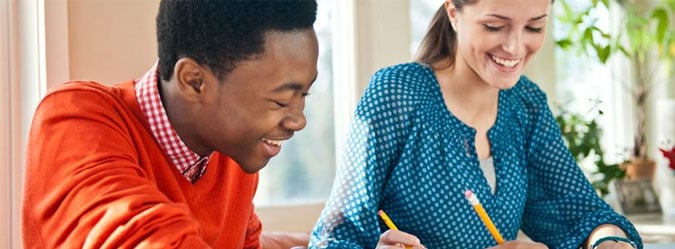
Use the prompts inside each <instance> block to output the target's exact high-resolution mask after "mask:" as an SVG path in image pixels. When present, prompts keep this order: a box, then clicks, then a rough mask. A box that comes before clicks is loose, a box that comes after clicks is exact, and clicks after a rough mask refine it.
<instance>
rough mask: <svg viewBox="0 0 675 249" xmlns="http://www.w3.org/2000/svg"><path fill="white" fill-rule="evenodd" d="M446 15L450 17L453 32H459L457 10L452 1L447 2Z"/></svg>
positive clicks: (447, 0) (446, 0)
mask: <svg viewBox="0 0 675 249" xmlns="http://www.w3.org/2000/svg"><path fill="white" fill-rule="evenodd" d="M445 13H446V14H447V15H448V19H449V20H450V25H451V26H452V30H454V31H457V8H455V3H453V2H452V0H445Z"/></svg>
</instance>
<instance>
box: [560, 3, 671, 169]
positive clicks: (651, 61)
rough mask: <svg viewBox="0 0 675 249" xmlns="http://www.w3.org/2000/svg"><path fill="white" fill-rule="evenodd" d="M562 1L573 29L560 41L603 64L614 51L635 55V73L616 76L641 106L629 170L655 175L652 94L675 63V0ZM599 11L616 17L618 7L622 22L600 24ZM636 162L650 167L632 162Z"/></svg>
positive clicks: (636, 115)
mask: <svg viewBox="0 0 675 249" xmlns="http://www.w3.org/2000/svg"><path fill="white" fill-rule="evenodd" d="M561 5H562V9H563V13H559V14H558V16H559V21H560V23H561V24H563V25H564V26H566V28H567V29H568V30H569V32H567V35H566V36H565V37H561V38H560V39H557V41H556V45H557V46H558V47H560V48H563V49H567V50H575V51H577V52H579V53H580V54H582V55H585V56H588V57H590V58H593V59H597V60H598V61H599V62H601V63H603V64H605V63H607V62H608V61H609V59H610V58H612V57H624V58H626V59H628V61H630V64H631V66H630V68H631V73H632V75H633V78H632V79H630V80H624V81H622V80H620V79H615V81H618V82H617V83H620V84H622V87H624V88H626V89H627V90H628V91H629V93H630V95H631V96H632V98H633V99H632V100H633V103H634V105H633V106H634V108H635V111H634V122H635V123H634V124H635V125H634V126H635V130H634V133H633V134H634V143H633V148H632V150H631V156H630V159H631V162H632V163H631V164H628V166H627V167H629V168H627V170H628V173H629V175H631V177H632V178H638V177H647V178H651V176H652V175H653V168H654V165H655V163H654V161H653V160H651V159H650V158H649V156H648V153H647V145H648V144H649V141H647V134H646V122H647V118H648V117H647V113H648V111H647V108H648V98H649V94H650V91H651V90H652V88H653V86H654V84H655V82H656V80H655V76H656V75H658V72H659V70H661V69H666V70H668V69H670V68H671V67H670V63H671V62H672V59H673V57H675V34H673V32H672V27H671V25H672V16H673V15H675V0H660V1H659V0H655V1H648V0H643V1H640V0H592V1H590V3H589V5H588V6H587V7H585V8H583V9H581V10H580V11H579V10H576V11H575V10H574V9H573V8H571V6H569V5H568V3H567V2H565V1H562V2H561ZM599 12H608V13H610V16H614V17H616V16H615V15H612V14H613V13H617V12H618V13H620V15H619V17H618V18H616V19H617V22H618V23H615V24H617V25H615V27H618V28H614V29H612V28H608V27H602V26H601V25H599V21H598V18H597V17H596V16H595V15H596V13H599ZM662 72H663V71H662ZM665 74H666V75H668V74H670V72H668V71H666V72H665ZM631 165H633V166H635V165H647V167H646V166H639V167H633V168H630V167H631ZM645 168H651V169H650V170H647V172H646V173H645V174H646V175H638V171H639V170H643V169H645ZM636 169H637V171H636ZM650 171H651V172H650Z"/></svg>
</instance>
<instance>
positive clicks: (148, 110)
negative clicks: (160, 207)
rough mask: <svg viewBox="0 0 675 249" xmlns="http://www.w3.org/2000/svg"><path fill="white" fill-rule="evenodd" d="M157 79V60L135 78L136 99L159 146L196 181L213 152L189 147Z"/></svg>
mask: <svg viewBox="0 0 675 249" xmlns="http://www.w3.org/2000/svg"><path fill="white" fill-rule="evenodd" d="M158 80H159V70H158V66H157V63H155V65H153V66H152V68H151V69H150V71H148V72H147V73H145V75H143V76H142V77H141V78H140V79H137V80H136V85H135V88H136V100H137V101H138V104H139V105H140V106H141V111H142V112H143V114H144V115H145V117H146V118H147V119H148V123H149V124H150V130H151V131H152V135H153V136H154V137H155V139H156V140H157V142H158V143H159V146H160V147H161V148H162V150H163V151H164V152H165V153H166V154H167V155H168V156H169V158H170V159H171V161H172V162H173V164H174V165H176V168H178V170H179V171H180V172H181V173H183V176H185V178H186V179H188V181H190V182H192V183H194V182H196V181H197V180H198V179H199V178H200V177H201V176H202V175H203V174H204V172H205V171H206V165H207V162H208V159H209V157H210V155H209V156H203V157H202V156H199V155H198V154H197V153H195V152H194V151H192V150H190V149H189V148H188V147H187V146H186V145H185V143H183V140H181V138H180V136H178V133H177V132H176V130H174V129H173V126H172V125H171V123H170V122H169V117H168V116H167V115H166V111H165V110H164V105H163V104H162V101H161V99H160V96H159V88H158V87H157V82H158Z"/></svg>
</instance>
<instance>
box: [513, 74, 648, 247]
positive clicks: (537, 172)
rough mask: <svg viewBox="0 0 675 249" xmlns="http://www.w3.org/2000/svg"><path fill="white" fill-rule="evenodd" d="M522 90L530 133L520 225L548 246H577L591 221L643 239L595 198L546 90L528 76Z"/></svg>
mask: <svg viewBox="0 0 675 249" xmlns="http://www.w3.org/2000/svg"><path fill="white" fill-rule="evenodd" d="M522 93H523V95H522V101H523V103H525V104H524V106H525V107H526V108H525V109H526V110H525V112H526V113H527V114H526V116H527V117H526V118H524V119H523V120H526V121H525V122H527V125H526V126H527V127H528V130H527V131H526V132H527V133H528V134H530V135H529V138H528V141H527V145H526V146H527V158H528V161H527V167H528V189H527V191H528V192H527V203H526V208H525V213H524V216H523V227H522V229H523V231H524V232H525V233H527V234H528V235H529V236H530V237H531V238H532V239H534V240H536V241H541V242H543V243H545V244H547V245H548V246H549V247H550V248H578V247H579V246H580V245H582V243H583V242H584V241H585V240H586V238H587V237H588V236H589V235H590V233H591V231H592V230H593V229H594V228H595V227H597V226H598V225H601V224H607V223H609V224H615V225H617V226H619V227H621V228H622V229H623V230H624V231H625V232H626V234H628V236H629V237H630V239H631V240H633V241H635V242H636V243H638V244H639V245H641V243H642V242H641V239H640V237H639V235H638V233H637V231H636V230H635V227H634V226H633V225H632V224H631V223H630V222H629V221H628V220H627V219H626V218H625V217H623V216H621V215H619V214H617V213H616V212H614V210H612V208H611V207H610V206H609V205H607V204H606V203H605V202H604V201H603V200H602V199H600V198H599V196H598V195H597V194H596V192H595V190H594V189H593V187H592V186H591V184H590V183H589V181H588V180H587V179H586V176H585V175H584V174H583V172H582V171H581V169H580V168H579V166H578V165H577V163H576V161H575V160H574V158H573V157H572V155H571V154H570V152H569V150H568V149H567V147H566V146H565V144H564V142H563V140H562V136H561V133H560V127H558V125H557V123H556V122H555V119H554V117H553V114H552V113H551V111H550V109H549V107H548V105H547V102H546V96H545V94H544V93H543V92H542V91H541V90H540V89H539V88H538V87H536V85H534V84H533V83H531V82H529V81H528V82H527V84H526V86H524V87H523V92H522ZM640 248H641V247H640Z"/></svg>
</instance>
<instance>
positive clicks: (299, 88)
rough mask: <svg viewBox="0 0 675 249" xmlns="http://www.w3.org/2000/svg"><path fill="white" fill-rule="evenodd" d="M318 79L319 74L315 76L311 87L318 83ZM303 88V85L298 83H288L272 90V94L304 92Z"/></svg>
mask: <svg viewBox="0 0 675 249" xmlns="http://www.w3.org/2000/svg"><path fill="white" fill-rule="evenodd" d="M317 77H318V74H317V75H314V79H312V82H311V83H310V84H309V86H310V87H311V86H312V84H314V82H315V81H316V78H317ZM302 88H303V85H302V84H300V83H297V82H288V83H285V84H283V85H281V86H278V87H277V88H274V89H273V90H272V92H283V91H288V90H291V91H302Z"/></svg>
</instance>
